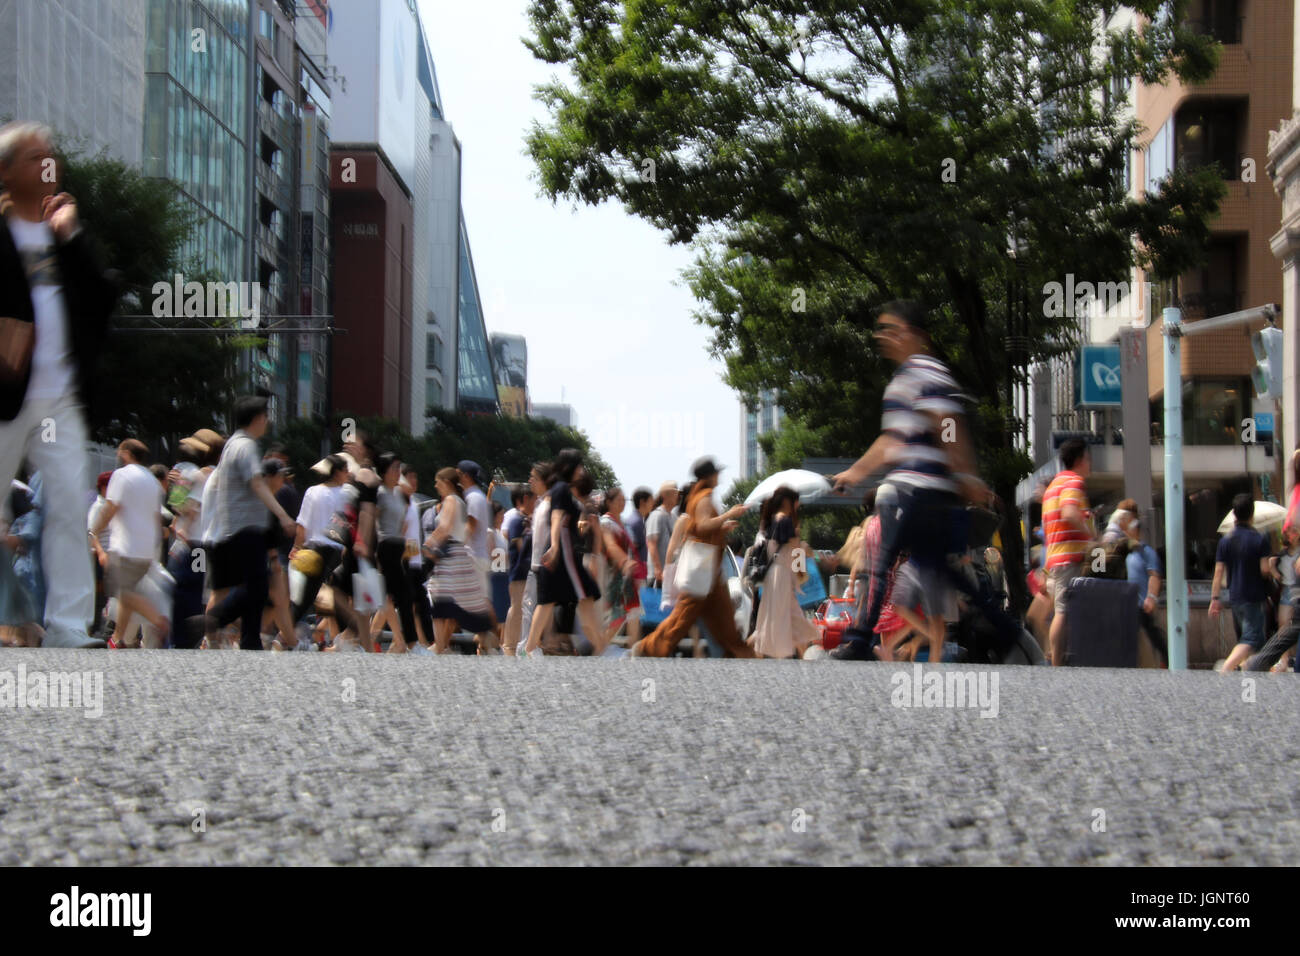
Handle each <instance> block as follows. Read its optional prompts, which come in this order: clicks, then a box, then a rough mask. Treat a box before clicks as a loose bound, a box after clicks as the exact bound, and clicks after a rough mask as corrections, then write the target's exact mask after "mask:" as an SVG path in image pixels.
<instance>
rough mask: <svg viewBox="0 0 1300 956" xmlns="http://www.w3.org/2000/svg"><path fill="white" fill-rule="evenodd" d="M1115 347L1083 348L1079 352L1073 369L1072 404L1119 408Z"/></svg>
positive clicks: (1096, 346)
mask: <svg viewBox="0 0 1300 956" xmlns="http://www.w3.org/2000/svg"><path fill="white" fill-rule="evenodd" d="M1119 363H1120V359H1119V346H1118V345H1085V346H1083V347H1082V348H1080V349H1079V353H1078V355H1077V357H1076V361H1075V368H1074V392H1075V404H1077V405H1090V406H1093V407H1097V406H1113V407H1116V408H1117V407H1119V405H1120V404H1121V402H1122V399H1123V394H1122V391H1121V389H1120V374H1119Z"/></svg>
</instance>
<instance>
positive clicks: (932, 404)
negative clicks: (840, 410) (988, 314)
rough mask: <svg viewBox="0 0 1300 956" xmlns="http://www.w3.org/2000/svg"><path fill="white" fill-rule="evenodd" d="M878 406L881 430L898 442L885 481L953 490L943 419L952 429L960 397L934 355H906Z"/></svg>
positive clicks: (958, 410)
mask: <svg viewBox="0 0 1300 956" xmlns="http://www.w3.org/2000/svg"><path fill="white" fill-rule="evenodd" d="M882 405H883V410H884V414H883V415H882V416H881V425H880V430H881V432H883V433H884V434H886V435H892V436H893V437H894V438H897V439H898V440H899V442H901V444H900V445H898V446H897V447H895V448H894V449H893V450H892V451H891V452H890V456H889V462H888V464H889V466H890V472H889V477H888V478H886V479H885V480H886V481H890V482H894V483H895V484H899V483H901V484H905V485H910V486H912V487H913V488H927V489H933V490H935V491H949V492H955V491H956V490H957V485H956V482H954V481H953V479H952V473H951V471H950V469H949V468H948V450H947V448H945V447H944V443H943V438H944V431H945V425H944V422H943V419H944V418H945V417H948V416H951V417H952V419H953V427H954V428H955V420H956V418H957V416H959V415H961V414H963V410H962V405H961V394H960V392H959V391H958V390H957V383H956V381H954V380H953V377H952V374H951V373H950V372H949V371H948V367H947V366H946V365H944V364H943V363H942V362H940V361H939V360H938V359H937V358H935V357H934V356H933V355H925V354H923V353H918V354H916V355H911V356H908V358H907V360H906V361H905V362H903V364H902V365H900V366H899V367H898V371H897V372H895V373H894V377H893V378H892V379H891V380H890V382H889V385H888V386H887V387H886V388H885V395H884V399H883V402H882ZM931 415H938V416H940V421H939V422H938V423H936V422H935V420H934V419H933V418H931V417H930V416H931ZM948 437H952V436H951V435H949V436H948Z"/></svg>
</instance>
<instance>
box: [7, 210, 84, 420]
mask: <svg viewBox="0 0 1300 956" xmlns="http://www.w3.org/2000/svg"><path fill="white" fill-rule="evenodd" d="M9 232H10V234H11V235H12V236H13V238H14V245H15V246H17V248H18V257H19V258H20V259H21V260H22V263H23V269H24V270H25V271H26V273H27V284H28V285H29V286H31V290H32V308H33V310H34V311H35V313H36V342H35V345H34V347H33V350H32V378H31V382H30V384H28V386H27V397H28V398H29V399H32V398H58V397H59V396H60V395H66V394H67V393H68V392H70V391H71V390H72V387H73V381H74V379H75V372H74V369H73V365H72V354H71V348H70V339H69V333H68V309H67V306H66V304H65V303H64V299H63V287H62V285H60V284H59V271H58V263H57V261H56V260H55V258H54V230H52V229H51V228H50V227H49V224H48V223H44V222H27V221H26V220H25V219H21V218H19V217H18V216H10V217H9Z"/></svg>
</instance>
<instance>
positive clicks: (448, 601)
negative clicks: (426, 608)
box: [429, 541, 492, 618]
mask: <svg viewBox="0 0 1300 956" xmlns="http://www.w3.org/2000/svg"><path fill="white" fill-rule="evenodd" d="M429 600H430V602H431V603H432V604H433V605H434V607H435V611H436V609H437V606H438V605H440V604H441V605H443V606H444V607H445V606H447V605H455V606H456V607H458V608H460V609H461V610H462V611H465V612H467V613H468V614H484V615H490V614H491V611H492V604H491V602H490V601H489V599H488V593H487V588H486V586H485V582H484V580H483V574H482V572H481V571H479V569H478V565H477V564H475V563H474V556H473V555H471V554H470V553H469V549H468V548H466V547H465V545H463V544H461V543H460V542H459V541H449V542H448V543H447V545H446V554H445V556H443V557H441V558H439V559H438V563H437V564H435V565H434V566H433V576H432V577H430V578H429ZM438 616H439V615H438V614H437V613H435V614H434V617H435V618H436V617H438ZM442 616H444V617H450V616H452V615H450V614H444V615H442Z"/></svg>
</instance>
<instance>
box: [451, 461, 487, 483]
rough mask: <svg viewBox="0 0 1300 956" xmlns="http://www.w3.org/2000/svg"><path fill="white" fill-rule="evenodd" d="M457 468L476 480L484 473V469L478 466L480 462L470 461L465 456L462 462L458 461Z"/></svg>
mask: <svg viewBox="0 0 1300 956" xmlns="http://www.w3.org/2000/svg"><path fill="white" fill-rule="evenodd" d="M456 470H457V471H463V472H464V473H465V474H467V475H469V476H470V477H471V478H473V479H474V480H475V481H476V482H477V481H479V480H480V479H481V477H482V474H483V471H482V469H480V468H479V466H478V462H476V461H470V460H469V459H468V458H465V459H463V460H461V461H460V462H458V463H457V464H456Z"/></svg>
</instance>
